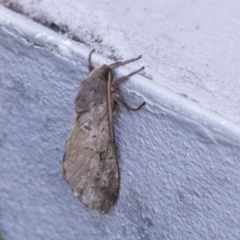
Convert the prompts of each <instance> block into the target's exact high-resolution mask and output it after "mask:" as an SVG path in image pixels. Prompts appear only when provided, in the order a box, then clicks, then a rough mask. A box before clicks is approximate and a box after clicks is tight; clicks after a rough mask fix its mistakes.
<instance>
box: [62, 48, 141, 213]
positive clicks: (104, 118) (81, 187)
mask: <svg viewBox="0 0 240 240" xmlns="http://www.w3.org/2000/svg"><path fill="white" fill-rule="evenodd" d="M93 52H94V50H92V51H91V52H90V54H89V57H88V63H89V72H90V74H89V76H88V77H87V79H86V80H85V81H83V82H82V84H81V85H80V87H79V89H78V92H77V95H76V98H75V100H74V110H75V119H74V123H73V127H72V130H71V132H70V135H69V137H68V139H67V141H66V146H65V153H64V156H63V163H62V174H63V177H64V178H65V180H66V181H67V183H68V184H69V186H70V188H71V190H72V191H73V193H74V195H75V196H77V197H78V199H79V200H80V201H81V202H82V203H83V204H84V205H85V206H86V207H88V208H90V209H93V210H95V211H97V212H98V213H100V214H106V213H107V212H108V211H109V210H110V209H111V207H112V206H113V205H114V204H115V202H116V200H117V198H118V192H119V171H118V161H117V153H116V146H115V142H114V131H113V122H112V119H113V112H114V109H115V105H116V103H118V104H119V105H121V106H124V107H126V108H127V109H128V110H134V111H136V110H138V109H140V108H141V107H142V106H143V105H144V104H145V102H144V103H142V104H141V105H140V106H139V107H138V108H131V107H129V106H128V104H127V103H125V102H124V100H123V99H122V98H120V96H119V86H120V84H121V83H123V82H125V81H126V80H127V79H128V78H129V77H130V76H132V75H134V74H136V73H138V72H140V71H141V70H142V69H144V67H142V68H140V69H139V70H137V71H134V72H132V73H130V74H128V75H127V76H123V77H120V78H118V79H116V80H115V81H113V74H114V69H115V68H116V67H119V66H123V65H125V64H128V63H131V62H133V61H136V60H138V59H140V58H141V56H139V57H137V58H133V59H130V60H127V61H124V62H115V63H113V64H110V65H101V66H99V67H96V68H94V66H93V64H92V60H91V56H92V53H93Z"/></svg>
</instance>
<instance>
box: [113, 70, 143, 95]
mask: <svg viewBox="0 0 240 240" xmlns="http://www.w3.org/2000/svg"><path fill="white" fill-rule="evenodd" d="M143 69H144V67H141V68H140V69H138V70H136V71H134V72H131V73H129V74H128V75H126V76H123V77H120V78H118V79H116V80H115V81H114V82H112V86H111V90H112V91H117V90H118V89H119V85H120V84H121V83H123V82H125V81H126V80H128V78H129V77H131V76H132V75H134V74H136V73H138V72H140V71H142V70H143Z"/></svg>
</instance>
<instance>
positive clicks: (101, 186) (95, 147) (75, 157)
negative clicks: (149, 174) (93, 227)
mask: <svg viewBox="0 0 240 240" xmlns="http://www.w3.org/2000/svg"><path fill="white" fill-rule="evenodd" d="M102 108H104V106H101V104H99V105H98V106H96V107H93V108H91V109H90V111H88V112H85V113H82V114H79V116H78V117H77V118H76V119H75V122H74V125H73V128H72V130H71V133H70V136H69V138H68V140H67V142H66V149H65V153H64V159H63V176H64V178H65V179H66V181H67V182H68V184H69V186H70V188H71V189H72V191H73V193H74V194H75V195H76V196H77V197H78V198H79V200H80V201H82V202H83V203H84V204H85V205H86V206H87V207H88V208H90V209H93V210H96V211H97V212H99V213H102V214H104V213H107V212H108V211H109V210H110V208H111V207H112V206H113V205H114V203H115V202H116V200H117V197H118V190H119V177H118V164H117V157H116V149H115V146H114V144H113V143H112V142H111V139H110V135H109V127H108V116H107V114H106V113H104V111H103V109H102ZM105 109H106V108H105ZM99 114H100V115H99ZM94 118H97V120H96V119H94Z"/></svg>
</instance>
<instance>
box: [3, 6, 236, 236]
mask: <svg viewBox="0 0 240 240" xmlns="http://www.w3.org/2000/svg"><path fill="white" fill-rule="evenodd" d="M88 52H89V49H86V48H85V47H84V46H83V44H79V43H74V42H73V41H70V40H68V39H66V38H64V37H62V36H60V35H58V34H57V33H55V32H53V31H51V30H49V29H47V28H45V27H42V26H40V25H38V24H36V23H34V22H31V21H29V20H27V19H25V18H24V17H21V16H19V15H17V14H15V13H12V12H10V11H9V10H7V9H5V8H3V7H1V6H0V71H1V72H0V105H1V108H0V156H1V159H0V161H1V164H0V172H1V181H0V231H1V232H2V235H3V236H4V237H5V239H6V240H12V239H14V240H15V239H16V240H19V239H24V240H32V239H50V240H51V239H54V240H55V239H67V240H74V239H224V240H225V239H230V240H231V239H232V240H235V239H238V238H239V236H240V229H239V225H240V206H239V198H240V180H239V173H240V164H239V159H240V151H239V150H240V138H239V136H240V134H239V129H238V126H237V125H234V124H233V123H231V122H229V121H227V120H226V119H224V118H222V117H220V116H218V115H217V114H214V113H212V112H211V111H208V110H206V109H204V108H202V107H201V106H199V105H198V104H197V103H194V102H191V101H189V100H188V99H186V98H184V97H183V96H179V95H177V94H174V93H173V92H171V91H167V90H166V89H163V88H160V87H158V85H157V84H155V83H154V81H150V80H149V79H147V78H144V77H142V76H135V77H134V78H132V79H131V80H130V81H129V82H128V83H127V84H124V86H122V92H123V93H124V94H123V95H124V98H125V99H126V100H127V101H128V102H129V103H130V104H131V105H134V104H137V103H139V102H141V101H142V100H143V99H144V100H145V101H146V103H147V105H146V106H145V107H144V108H143V109H141V111H138V112H128V111H126V110H125V109H119V111H118V113H117V115H116V118H115V132H116V142H117V146H118V155H119V166H120V172H121V189H120V196H119V200H118V202H117V204H116V206H115V207H114V208H113V210H112V211H111V212H110V214H108V215H106V216H99V215H97V214H96V213H95V212H92V211H90V210H88V209H86V208H85V207H84V206H83V205H82V204H81V203H80V202H79V201H78V200H77V199H76V198H75V197H74V195H73V194H72V192H71V190H70V189H69V187H68V186H67V184H66V183H65V181H64V180H63V179H62V176H61V159H62V154H63V149H64V144H65V139H66V137H67V135H68V133H69V130H70V127H71V123H72V117H73V104H72V101H73V98H74V96H75V93H76V90H77V88H78V86H79V84H80V82H81V81H82V80H83V79H84V77H86V75H87V61H86V57H87V54H88ZM94 60H95V62H98V63H100V62H104V59H103V58H102V57H101V56H99V55H97V54H95V55H94ZM105 60H106V59H105ZM143 62H144V60H142V61H141V62H138V63H136V64H135V65H134V64H133V65H132V66H133V67H132V66H131V68H133V69H135V67H139V66H141V64H142V63H143ZM129 67H130V66H129ZM127 72H129V70H127V69H125V68H123V69H121V70H120V71H119V74H121V75H122V74H126V73H127Z"/></svg>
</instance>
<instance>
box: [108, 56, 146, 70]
mask: <svg viewBox="0 0 240 240" xmlns="http://www.w3.org/2000/svg"><path fill="white" fill-rule="evenodd" d="M141 57H142V55H140V56H138V57H137V58H132V59H129V60H126V61H123V62H115V63H112V64H110V65H109V67H110V68H112V69H114V68H117V67H120V66H123V65H126V64H128V63H131V62H134V61H137V60H138V59H140V58H141Z"/></svg>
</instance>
